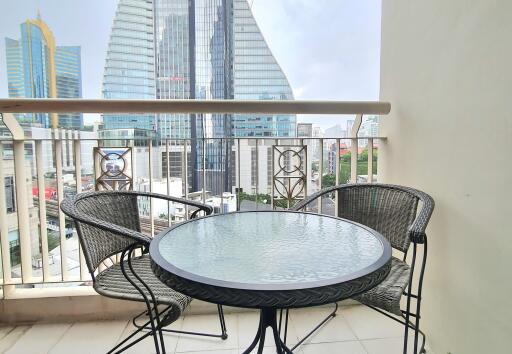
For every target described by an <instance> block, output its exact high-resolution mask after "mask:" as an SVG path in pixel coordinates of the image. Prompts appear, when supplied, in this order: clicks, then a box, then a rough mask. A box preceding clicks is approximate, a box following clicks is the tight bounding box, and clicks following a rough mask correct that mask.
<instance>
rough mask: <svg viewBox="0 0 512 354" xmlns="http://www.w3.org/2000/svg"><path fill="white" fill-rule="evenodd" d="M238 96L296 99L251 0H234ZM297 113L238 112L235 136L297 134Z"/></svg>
mask: <svg viewBox="0 0 512 354" xmlns="http://www.w3.org/2000/svg"><path fill="white" fill-rule="evenodd" d="M233 23H234V26H233V32H234V68H233V69H234V83H233V86H234V98H235V99H238V100H293V92H292V89H291V87H290V84H289V82H288V79H287V78H286V75H285V74H284V72H283V70H282V69H281V67H280V66H279V64H278V63H277V61H276V59H275V58H274V56H273V55H272V52H271V51H270V48H269V47H268V45H267V43H266V41H265V38H263V35H262V34H261V31H260V29H259V27H258V24H257V23H256V20H255V19H254V16H253V15H252V11H251V9H250V7H249V4H248V3H247V0H233ZM295 124H296V116H295V115H276V114H251V115H246V114H235V115H234V117H233V132H232V134H233V136H235V137H250V136H277V137H287V136H290V137H292V136H295Z"/></svg>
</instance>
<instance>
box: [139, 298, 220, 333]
mask: <svg viewBox="0 0 512 354" xmlns="http://www.w3.org/2000/svg"><path fill="white" fill-rule="evenodd" d="M169 308H170V306H168V307H166V308H165V309H164V310H163V311H162V312H161V315H163V314H164V313H165V312H166V311H167V310H169ZM217 312H218V315H219V322H220V329H221V334H212V333H202V332H189V331H181V330H177V329H169V328H165V327H163V328H162V329H161V331H162V332H167V333H176V334H188V335H193V336H203V337H214V338H221V339H222V340H225V339H227V338H228V334H227V328H226V321H225V318H224V309H223V308H222V305H217ZM147 314H148V311H142V312H141V313H140V314H138V315H137V316H135V317H134V318H133V319H132V323H133V325H134V326H135V327H137V328H140V329H144V330H151V327H149V326H148V323H146V324H145V325H140V324H138V323H137V319H139V318H140V317H142V316H144V315H147Z"/></svg>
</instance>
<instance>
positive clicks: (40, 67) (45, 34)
mask: <svg viewBox="0 0 512 354" xmlns="http://www.w3.org/2000/svg"><path fill="white" fill-rule="evenodd" d="M20 30H21V38H20V39H19V40H14V39H11V38H5V51H6V63H7V82H8V88H9V97H24V98H57V97H58V98H79V97H82V69H81V59H80V58H81V54H80V47H78V46H56V45H55V38H54V37H53V33H52V32H51V30H50V28H49V27H48V25H47V24H46V23H45V22H44V21H42V20H41V16H40V15H38V17H37V19H34V20H26V21H25V22H23V23H22V24H21V25H20ZM16 118H17V119H18V120H19V121H20V122H23V123H36V124H39V125H41V126H42V127H46V128H50V127H51V128H57V127H61V128H68V129H81V128H82V127H83V118H82V114H81V113H71V114H55V113H52V114H47V113H24V114H16Z"/></svg>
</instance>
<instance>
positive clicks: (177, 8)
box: [154, 0, 193, 139]
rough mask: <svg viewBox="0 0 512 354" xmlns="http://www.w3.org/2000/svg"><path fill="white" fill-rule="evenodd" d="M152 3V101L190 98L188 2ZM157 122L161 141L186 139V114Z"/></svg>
mask: <svg viewBox="0 0 512 354" xmlns="http://www.w3.org/2000/svg"><path fill="white" fill-rule="evenodd" d="M154 2H155V56H156V82H155V83H156V98H158V99H189V98H192V97H193V94H191V85H192V83H191V79H192V78H191V75H190V73H191V63H190V60H191V53H190V49H191V47H190V45H189V41H190V37H191V29H192V28H191V26H190V18H189V0H173V1H169V0H154ZM192 33H193V32H192ZM157 122H158V124H157V126H158V134H159V136H160V137H161V138H164V139H176V138H178V139H179V138H189V137H190V116H189V115H188V114H159V115H158V118H157Z"/></svg>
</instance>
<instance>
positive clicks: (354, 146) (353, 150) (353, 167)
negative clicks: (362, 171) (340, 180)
mask: <svg viewBox="0 0 512 354" xmlns="http://www.w3.org/2000/svg"><path fill="white" fill-rule="evenodd" d="M362 121H363V115H362V114H358V115H356V119H355V120H354V124H353V125H352V131H351V132H350V138H351V141H352V143H351V144H350V182H351V183H356V182H357V150H358V140H357V133H359V128H360V127H361V123H362Z"/></svg>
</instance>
